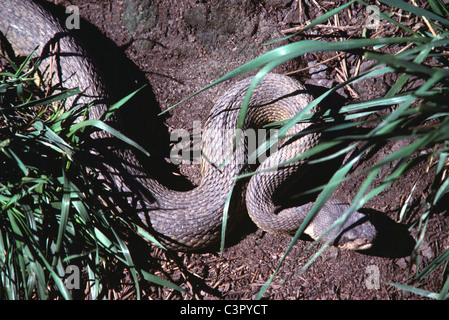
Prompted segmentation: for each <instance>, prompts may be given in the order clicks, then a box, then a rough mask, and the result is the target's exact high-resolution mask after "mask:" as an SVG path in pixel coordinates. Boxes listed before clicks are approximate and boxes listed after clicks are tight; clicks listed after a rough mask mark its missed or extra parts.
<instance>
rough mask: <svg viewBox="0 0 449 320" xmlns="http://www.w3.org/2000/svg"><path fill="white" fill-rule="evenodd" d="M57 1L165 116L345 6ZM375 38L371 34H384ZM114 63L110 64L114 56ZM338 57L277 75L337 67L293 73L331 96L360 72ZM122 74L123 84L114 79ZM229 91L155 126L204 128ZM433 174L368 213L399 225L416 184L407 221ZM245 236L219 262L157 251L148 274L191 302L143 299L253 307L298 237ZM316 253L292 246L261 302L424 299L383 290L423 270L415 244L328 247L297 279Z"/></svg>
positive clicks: (442, 241)
mask: <svg viewBox="0 0 449 320" xmlns="http://www.w3.org/2000/svg"><path fill="white" fill-rule="evenodd" d="M52 2H54V3H56V4H58V5H60V4H63V5H65V6H67V5H69V4H74V5H76V6H78V7H79V8H80V13H81V16H82V17H83V19H86V20H87V21H89V22H90V23H91V24H92V25H93V26H95V28H94V29H98V30H99V31H100V32H96V33H92V34H90V36H89V37H87V38H88V40H91V41H92V42H96V41H99V38H98V37H100V38H102V39H111V40H112V42H113V43H112V45H113V46H116V47H118V50H116V51H117V52H119V54H117V57H118V56H120V53H124V54H125V56H126V59H127V60H128V63H129V62H130V65H132V66H133V68H132V69H130V71H129V72H130V73H131V72H135V70H138V71H137V72H139V70H140V75H142V76H143V78H144V80H145V81H147V82H148V83H149V84H150V85H151V88H152V90H153V91H154V95H155V100H156V101H157V104H156V108H157V109H159V110H165V109H167V108H168V107H170V106H171V105H173V104H175V103H177V102H178V101H180V100H181V99H183V98H185V97H187V96H188V95H189V94H191V93H193V92H195V91H196V90H198V89H200V88H202V87H203V86H204V85H207V84H209V83H210V82H211V81H213V80H216V79H217V78H218V77H220V76H221V75H224V74H225V73H226V72H228V71H230V70H232V69H233V68H236V67H238V66H240V65H242V64H243V63H245V62H247V61H249V60H251V59H253V58H255V57H257V56H258V55H260V54H261V53H263V52H266V51H268V50H270V49H272V48H274V47H275V46H277V44H269V45H265V43H267V42H269V41H270V40H274V39H278V38H279V37H281V36H282V35H283V33H282V31H283V30H286V29H289V28H292V27H295V26H298V25H304V24H305V23H306V21H309V20H311V19H313V18H315V17H317V16H319V15H321V14H323V13H324V12H325V11H329V10H330V9H332V8H335V7H337V6H338V5H339V4H341V3H343V1H332V2H330V1H319V3H320V4H318V2H316V1H292V0H264V1H251V0H231V1H228V0H214V1H195V0H185V1H179V0H176V1H165V0H154V1H149V0H121V1H108V0H89V1H81V0H53V1H52ZM365 18H366V14H365V10H364V7H361V6H351V7H349V8H348V9H347V10H345V11H343V12H342V14H341V15H340V16H339V26H340V27H339V28H337V29H331V28H329V27H325V26H322V27H319V28H316V29H314V31H311V32H309V34H310V35H311V37H312V38H318V37H324V38H330V39H331V40H334V39H347V38H348V37H350V36H353V35H359V34H360V32H361V29H362V28H361V25H362V24H363V21H364V19H365ZM334 22H336V21H334ZM83 26H85V25H84V24H82V25H81V28H83ZM86 28H87V27H86ZM81 31H83V30H81ZM368 32H369V33H371V34H374V33H375V32H376V30H368ZM392 32H394V29H391V28H390V27H385V28H383V29H382V30H380V33H381V34H382V35H386V36H388V35H389V34H392ZM283 43H285V42H283ZM108 50H109V49H108ZM106 52H108V53H109V54H110V55H113V52H112V51H106ZM114 52H115V51H114ZM114 54H115V53H114ZM335 56H336V53H316V54H308V55H306V56H303V57H301V58H300V59H298V60H296V61H292V62H290V63H288V64H286V65H283V66H282V67H279V68H278V69H276V71H277V72H289V71H293V70H297V69H301V68H304V67H307V66H310V65H313V64H315V63H319V62H322V61H324V60H326V59H329V58H334V59H332V60H330V61H328V62H327V63H324V64H323V65H322V66H321V67H315V68H312V69H306V70H304V71H301V72H298V73H295V74H294V76H295V77H297V78H298V79H300V80H302V81H304V82H306V83H309V84H313V85H317V86H327V87H329V86H331V85H333V84H336V83H338V82H339V80H338V76H340V77H344V76H345V73H346V75H347V74H350V75H352V74H354V72H355V70H356V69H357V64H358V62H360V60H359V57H358V56H353V55H346V56H342V57H340V58H336V57H335ZM110 58H111V57H107V59H110ZM113 58H115V56H113V57H112V59H113ZM120 59H122V57H121V56H120ZM365 65H366V62H362V64H361V67H362V68H363V67H364V66H365ZM116 70H117V72H121V73H119V74H115V75H114V72H115V71H116ZM119 70H120V71H119ZM131 70H132V71H131ZM339 70H340V71H342V73H340V72H339ZM345 70H346V71H345ZM125 73H126V70H125V71H123V68H120V66H118V67H117V68H116V69H115V67H112V69H111V70H109V71H108V74H112V75H113V77H115V78H117V79H119V80H120V77H122V76H123V77H124V75H125ZM393 81H394V79H389V78H388V77H378V78H374V79H368V80H366V81H365V82H364V83H361V84H360V85H358V86H354V87H353V88H352V90H353V91H350V90H348V89H345V90H341V91H340V95H341V96H342V97H343V98H344V99H346V100H350V99H367V98H372V97H374V96H378V95H381V94H382V93H384V92H385V90H387V88H388V87H389V85H391V83H392V82H393ZM229 85H230V83H225V84H224V85H220V86H217V87H214V88H212V89H210V90H208V91H207V92H205V93H203V94H201V95H199V96H197V97H195V98H194V99H191V100H188V101H186V102H185V103H183V104H182V105H180V106H179V107H177V108H175V109H173V111H171V112H170V115H169V116H168V117H167V118H166V119H164V118H162V117H159V118H156V120H154V121H153V122H152V125H153V124H154V125H155V126H156V124H158V125H159V124H165V125H166V127H165V130H166V131H167V132H169V131H170V130H173V129H175V128H186V129H188V130H191V128H192V124H193V121H198V120H199V121H201V122H202V123H204V120H205V119H206V117H207V115H208V110H209V109H210V107H211V106H212V104H213V101H214V99H215V98H216V97H217V95H218V94H220V93H221V92H223V91H224V90H225V89H226V88H227V87H228V86H229ZM163 128H164V126H163ZM150 130H151V128H150ZM158 134H160V133H158ZM151 137H152V136H149V137H148V138H149V139H151ZM153 138H154V136H153ZM404 143H407V142H403V141H397V142H391V143H388V144H387V145H385V146H384V147H382V148H381V149H380V150H377V152H375V153H373V154H372V155H371V157H367V159H364V161H361V162H360V163H359V164H358V166H357V168H356V170H360V169H363V168H369V166H370V165H372V164H373V163H375V161H377V160H378V159H381V158H382V157H383V156H385V155H386V154H389V153H391V152H392V151H394V150H397V149H398V148H400V147H401V146H402V145H403V144H404ZM393 165H394V164H392V166H391V168H392V167H393ZM391 168H385V170H384V172H382V173H381V176H380V177H378V181H379V182H380V181H381V179H382V178H383V177H384V176H385V175H386V174H387V173H388V170H389V169H391ZM426 168H427V164H426V163H422V164H419V165H417V167H416V168H414V169H413V170H412V171H410V172H408V173H407V174H406V175H405V176H404V177H403V179H401V180H400V181H399V182H397V183H395V184H393V185H392V186H391V187H389V188H387V189H386V190H385V191H384V192H382V193H381V194H379V195H378V196H377V197H376V198H374V199H373V200H372V201H371V202H370V203H368V204H367V206H366V207H367V208H369V209H372V210H375V211H376V212H381V213H383V214H385V215H386V216H389V217H390V218H391V219H393V220H398V213H399V211H400V209H401V207H402V205H403V204H404V201H405V200H406V197H407V196H408V194H409V193H410V191H411V189H412V187H413V186H414V185H415V184H416V189H415V191H414V192H413V198H412V201H411V206H410V207H411V208H410V210H415V211H416V210H417V208H418V205H419V203H420V202H421V201H422V200H423V199H424V198H423V197H425V193H426V191H427V187H428V183H429V181H428V180H429V179H426V178H427V176H429V175H430V173H426ZM180 170H181V172H182V173H183V174H186V175H187V176H188V177H189V179H190V180H191V181H193V182H195V181H198V168H196V167H195V166H190V167H189V166H187V167H183V168H181V169H180ZM361 181H363V180H361V179H360V177H358V178H357V179H355V180H350V181H348V182H347V183H345V184H344V185H343V186H341V188H340V189H339V191H338V193H339V195H340V196H341V197H342V198H343V199H346V200H351V198H352V197H353V196H354V195H355V193H356V192H357V190H358V187H359V186H360V183H361ZM409 216H412V215H411V214H408V215H406V217H405V218H404V219H403V221H402V224H403V225H404V226H405V228H406V227H408V226H409V224H410V223H411V222H412V221H409V220H408V217H409ZM447 222H448V221H447V216H445V215H443V214H441V215H436V216H435V217H434V218H432V219H431V223H430V224H429V226H428V230H427V233H426V237H425V239H424V243H423V245H422V246H421V247H420V251H419V253H420V255H421V256H420V260H419V269H420V270H421V269H422V268H423V267H424V266H425V265H426V264H427V263H428V262H429V261H430V260H431V259H433V258H435V257H436V256H437V255H438V254H439V253H441V252H442V250H444V248H447V247H448V245H449V241H448V237H447V236H448V231H447ZM247 225H248V227H247V229H246V230H244V231H239V232H238V233H237V235H234V240H233V241H232V244H230V245H229V246H228V247H227V248H226V250H225V252H224V254H223V257H220V255H219V253H218V252H217V251H216V250H213V251H211V252H205V253H168V254H164V253H162V252H161V251H160V250H158V249H152V250H151V251H152V255H153V256H154V258H152V259H153V261H156V260H154V259H159V260H157V261H159V262H158V263H157V264H156V266H155V267H154V269H153V270H149V271H151V272H153V273H154V274H156V275H159V276H161V277H165V278H167V279H169V280H171V281H173V282H175V283H178V284H180V285H181V286H182V287H184V288H185V289H186V290H187V291H188V292H189V294H181V293H179V292H176V291H173V290H171V289H167V288H160V287H156V286H151V285H149V286H148V287H147V288H145V293H144V296H145V297H148V298H150V299H253V298H254V297H255V296H256V295H257V293H258V292H259V290H260V289H261V287H262V286H263V284H264V283H265V282H266V281H267V280H268V279H269V278H270V276H271V275H272V274H273V272H274V270H275V269H276V267H277V266H278V264H279V262H280V259H281V257H282V256H283V254H284V252H285V250H286V248H287V247H288V245H289V243H290V241H291V237H290V236H287V235H272V234H266V233H264V232H262V231H261V230H257V229H256V228H255V227H254V226H252V225H251V224H247ZM411 233H412V235H413V236H414V237H415V239H416V237H417V235H416V229H412V232H411ZM310 245H311V242H309V241H299V242H298V243H297V244H295V246H294V247H293V249H292V251H291V252H290V254H289V255H288V256H287V258H286V259H285V261H284V263H283V264H282V266H281V267H280V269H279V272H278V273H277V275H276V276H275V278H274V280H273V282H272V284H271V286H270V288H269V289H268V290H267V291H266V293H265V295H264V298H266V299H332V300H333V299H419V298H420V296H417V295H412V294H409V293H404V292H403V291H402V290H399V289H397V288H395V287H393V286H391V285H388V284H387V283H386V282H397V283H402V284H406V283H408V280H409V279H410V278H411V277H412V276H414V275H415V272H416V266H413V268H412V270H410V271H409V270H408V267H409V265H408V262H409V261H410V257H409V254H410V250H408V249H409V247H408V243H407V242H405V243H404V242H399V240H397V239H396V238H393V239H390V240H389V242H388V244H387V245H385V246H384V247H383V248H382V250H380V251H381V252H380V253H379V252H374V253H373V252H372V253H369V254H367V253H359V252H349V251H342V250H338V249H335V248H327V249H326V250H324V252H323V254H322V255H321V256H320V257H319V258H318V259H317V260H316V261H315V262H313V263H312V264H311V266H310V267H309V268H307V269H306V271H304V272H302V273H301V272H300V270H301V268H302V267H303V266H304V265H305V263H306V262H307V261H308V259H309V258H310V257H311V256H313V255H314V254H315V253H316V252H317V248H316V247H313V248H311V249H309V246H310ZM392 247H394V248H392ZM387 249H391V250H387ZM145 251H147V250H145ZM148 259H150V257H148ZM373 270H374V271H373ZM372 272H374V274H373V273H372ZM376 272H378V275H379V280H380V282H379V283H378V284H377V283H376V282H375V281H374V280H376V278H375V276H376ZM373 281H374V282H373ZM441 286H442V279H441V276H432V277H429V278H427V280H426V282H425V283H422V284H421V287H422V288H424V289H426V290H430V291H434V292H439V291H440V289H441ZM132 296H133V295H132V294H131V297H132Z"/></svg>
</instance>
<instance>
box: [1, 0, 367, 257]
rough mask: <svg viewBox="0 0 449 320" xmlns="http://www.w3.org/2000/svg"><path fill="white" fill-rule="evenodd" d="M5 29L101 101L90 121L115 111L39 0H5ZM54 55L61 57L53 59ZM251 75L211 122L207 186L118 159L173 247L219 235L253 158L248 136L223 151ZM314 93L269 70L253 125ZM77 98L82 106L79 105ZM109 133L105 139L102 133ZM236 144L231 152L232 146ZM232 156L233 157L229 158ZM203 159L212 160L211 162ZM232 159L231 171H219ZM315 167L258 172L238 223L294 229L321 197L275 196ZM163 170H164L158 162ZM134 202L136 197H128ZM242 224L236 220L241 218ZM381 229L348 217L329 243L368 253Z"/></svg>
mask: <svg viewBox="0 0 449 320" xmlns="http://www.w3.org/2000/svg"><path fill="white" fill-rule="evenodd" d="M0 17H1V19H0V32H1V33H2V34H3V36H4V37H5V38H6V39H7V41H8V43H10V44H11V46H12V48H13V50H14V51H15V53H16V54H18V55H28V54H29V53H30V52H32V50H33V49H34V48H35V47H36V46H39V49H38V51H37V52H36V56H40V57H41V59H42V61H43V63H42V68H48V67H50V66H51V63H52V62H51V58H53V59H54V58H56V68H55V69H56V70H57V75H56V76H55V77H54V78H53V81H55V82H60V84H62V85H63V87H65V88H74V87H79V88H80V89H81V90H82V92H83V93H82V94H81V95H80V96H79V97H78V98H77V99H76V103H80V102H81V103H89V102H93V101H94V102H95V107H93V108H91V109H90V117H93V118H98V117H99V116H100V115H101V114H103V113H104V112H105V111H106V110H107V106H108V103H107V102H105V101H107V100H108V90H107V88H106V86H105V85H104V84H103V80H102V76H101V73H100V72H99V71H98V70H97V68H96V66H95V63H94V62H93V61H92V59H91V58H90V56H89V54H88V52H87V51H86V50H85V49H84V48H83V45H82V44H81V43H79V41H78V40H77V39H76V37H75V36H73V35H72V34H71V32H70V31H69V30H66V29H65V27H64V25H63V24H62V23H61V22H60V21H59V20H58V19H57V18H55V17H54V16H53V15H52V14H51V13H50V12H48V11H47V10H46V9H44V8H43V7H42V6H41V5H40V4H39V3H38V1H36V2H35V1H32V0H2V1H1V2H0ZM53 61H55V60H53ZM251 81H252V78H247V79H244V80H242V81H240V82H238V83H236V84H235V85H234V86H233V87H232V88H231V89H229V90H228V91H227V92H226V93H225V94H224V95H223V96H222V97H221V98H219V99H217V101H216V103H215V106H214V107H213V109H212V111H211V113H210V116H209V117H208V120H207V122H206V124H205V127H204V132H208V134H206V135H203V141H202V142H203V149H202V155H203V157H202V158H203V161H202V163H201V173H202V180H201V183H200V184H199V185H198V186H197V187H196V188H194V189H192V190H190V191H182V192H181V191H174V190H170V189H168V188H166V187H165V186H164V185H163V184H162V183H160V182H158V181H157V180H155V179H152V178H151V177H150V176H149V175H145V173H144V172H143V169H142V167H141V166H140V165H139V160H138V159H137V157H136V155H135V154H134V151H133V150H131V149H129V150H126V151H125V152H123V153H120V154H119V156H120V157H121V159H122V160H123V163H124V165H121V166H115V165H114V164H110V165H109V166H108V168H109V170H110V171H111V172H112V174H111V176H114V184H115V185H116V186H117V188H118V189H120V190H121V191H128V193H132V192H131V191H133V188H132V186H127V185H126V182H125V181H124V178H123V176H130V175H131V176H133V177H134V180H135V183H136V184H138V185H139V186H141V187H142V188H143V189H145V190H147V192H148V194H150V195H151V197H147V198H148V199H150V198H153V199H152V201H150V200H145V201H143V202H140V204H139V205H138V206H137V205H136V210H138V211H139V216H141V217H142V219H144V218H145V220H146V223H147V225H148V227H149V228H150V230H151V231H152V232H153V234H154V235H156V236H157V237H158V239H159V240H160V241H161V242H162V243H163V244H164V245H165V246H166V247H168V248H171V249H174V250H192V249H199V248H204V247H207V246H209V245H210V244H212V243H214V242H216V241H217V240H218V239H220V234H221V226H222V218H223V208H224V206H225V202H226V199H227V197H228V195H229V193H230V192H231V190H233V188H234V182H235V181H234V180H233V179H232V178H233V177H234V176H235V175H237V174H239V173H241V172H242V171H241V170H242V168H243V167H242V166H243V164H242V163H241V161H238V159H240V157H242V156H243V157H246V156H247V150H246V149H245V147H244V143H243V140H242V139H244V137H242V138H241V139H240V140H239V142H238V144H237V148H236V150H235V152H234V153H231V154H229V153H227V152H224V151H223V150H225V149H228V150H229V148H223V144H224V143H225V142H224V141H226V140H225V135H226V134H227V132H229V130H233V129H235V127H236V123H237V117H238V113H239V110H240V107H241V104H242V100H243V98H244V96H245V93H246V91H247V88H248V86H249V85H250V83H251ZM311 99H312V97H311V95H310V94H309V93H308V92H307V90H306V88H305V87H304V86H303V85H302V84H301V83H299V82H298V81H296V80H293V79H291V78H289V77H287V76H282V75H277V74H268V75H266V76H265V78H264V79H263V80H262V82H261V83H259V84H258V86H257V87H256V88H255V90H254V93H253V95H252V98H251V101H250V108H249V111H248V115H247V117H246V120H245V124H244V128H243V129H248V128H261V127H262V126H264V125H266V124H267V123H270V122H273V121H281V120H285V119H289V118H291V117H293V116H294V115H295V114H297V113H298V112H299V111H300V110H302V109H303V108H304V107H305V106H306V105H307V104H308V103H309V102H310V101H311ZM73 103H75V102H73ZM309 126H310V124H308V123H298V124H296V125H295V126H294V127H293V128H292V129H291V131H290V132H289V134H291V135H293V136H294V134H296V133H300V132H301V131H303V130H306V129H307V128H308V127H309ZM97 138H98V139H100V138H101V135H99V136H98V137H97ZM319 138H320V134H319V133H314V134H307V135H302V136H299V137H296V138H285V139H284V140H282V141H281V143H280V145H279V148H278V149H277V151H276V152H274V153H273V154H271V155H270V156H269V157H268V158H267V159H266V160H265V161H264V162H262V163H261V164H260V167H259V168H258V169H267V168H270V167H272V166H273V165H276V164H279V163H281V162H283V161H285V160H288V159H290V158H292V157H294V156H297V155H298V154H301V153H302V152H304V151H306V150H308V149H310V148H311V147H312V146H314V145H316V144H317V142H318V141H319ZM231 149H232V148H231ZM229 157H231V158H229ZM204 159H207V161H206V160H204ZM225 160H226V162H225V164H224V165H223V166H222V167H219V168H217V167H218V166H219V165H220V164H222V163H223V162H224V161H225ZM306 164H307V163H306V162H305V161H297V162H295V163H291V164H289V165H288V166H284V167H279V168H278V170H274V171H273V170H268V171H266V172H264V173H263V174H256V175H254V176H252V177H251V178H250V179H249V181H248V182H247V183H245V184H244V185H237V186H238V187H239V190H235V189H234V191H233V192H234V194H235V196H234V197H233V198H232V205H231V206H230V208H231V209H232V210H231V211H230V212H231V214H230V216H229V217H228V219H229V221H230V222H232V223H229V225H230V226H231V225H233V224H235V223H238V218H239V214H233V212H241V211H242V210H244V209H245V206H246V209H247V211H248V213H249V215H250V217H251V218H252V219H253V221H254V222H255V223H256V224H257V225H258V226H259V227H260V228H262V229H264V230H267V231H269V232H282V233H294V232H295V231H296V230H297V229H298V227H299V226H300V225H301V223H302V221H303V220H304V218H305V217H306V215H307V214H308V212H309V211H310V209H311V207H312V205H313V203H307V204H304V205H300V206H297V207H292V208H282V209H279V208H278V206H277V205H276V203H275V202H274V199H275V197H276V195H277V194H279V192H278V191H277V190H281V189H279V188H282V187H283V186H284V185H285V184H286V183H288V182H289V181H290V180H291V179H293V177H294V175H295V173H296V172H297V171H298V170H299V169H300V168H301V167H303V166H304V165H306ZM154 169H155V170H157V168H154ZM128 200H129V201H130V203H134V202H133V199H128ZM348 208H349V205H348V204H345V203H343V202H341V201H338V200H332V199H331V200H329V201H328V202H327V203H326V204H325V205H324V206H323V207H322V208H321V210H320V211H319V212H318V214H317V215H316V216H315V217H314V219H313V220H312V221H311V223H310V224H309V226H308V227H307V229H306V230H305V233H307V234H308V235H310V236H311V237H312V238H314V239H317V238H318V237H319V236H321V235H322V234H323V233H324V231H326V230H327V229H328V228H329V227H330V226H331V225H332V224H333V223H334V222H335V221H336V220H337V219H338V218H340V217H341V216H342V215H343V214H344V213H345V212H346V211H347V210H348ZM233 221H234V222H233ZM375 236H376V230H375V228H374V226H373V225H372V224H371V223H370V222H369V221H368V220H367V219H366V216H365V215H364V214H362V213H360V212H355V213H353V214H352V215H350V216H349V217H348V219H347V220H346V222H345V223H344V224H343V225H341V226H340V227H339V228H335V229H333V230H332V231H331V232H329V233H327V234H326V236H325V237H323V240H329V239H330V240H332V241H333V244H334V245H336V246H339V247H343V248H349V249H365V248H368V247H369V246H370V245H371V244H372V243H373V241H374V238H375Z"/></svg>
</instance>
